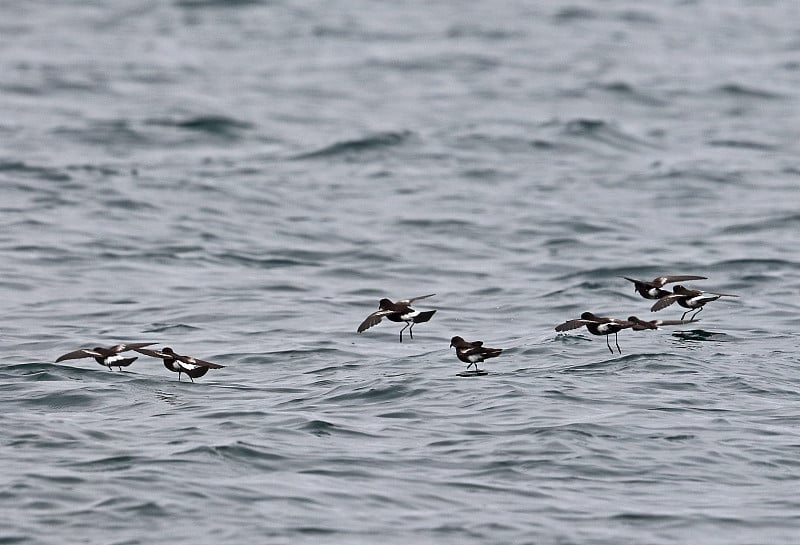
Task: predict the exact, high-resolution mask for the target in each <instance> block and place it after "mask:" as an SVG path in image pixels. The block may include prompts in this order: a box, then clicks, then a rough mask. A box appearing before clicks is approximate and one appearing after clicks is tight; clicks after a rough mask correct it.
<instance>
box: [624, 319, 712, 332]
mask: <svg viewBox="0 0 800 545" xmlns="http://www.w3.org/2000/svg"><path fill="white" fill-rule="evenodd" d="M628 321H629V322H631V323H632V324H633V325H632V326H631V329H633V330H635V331H643V330H645V329H661V326H662V325H683V324H691V323H692V322H699V321H700V320H649V321H647V320H642V319H639V318H637V317H636V316H628Z"/></svg>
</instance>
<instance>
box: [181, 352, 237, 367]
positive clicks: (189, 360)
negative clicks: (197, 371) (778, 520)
mask: <svg viewBox="0 0 800 545" xmlns="http://www.w3.org/2000/svg"><path fill="white" fill-rule="evenodd" d="M175 359H176V360H178V361H182V362H183V363H188V364H189V365H200V366H201V367H208V368H209V369H222V368H223V367H225V366H224V365H220V364H218V363H211V362H210V361H204V360H201V359H197V358H195V357H194V356H180V355H178V354H175Z"/></svg>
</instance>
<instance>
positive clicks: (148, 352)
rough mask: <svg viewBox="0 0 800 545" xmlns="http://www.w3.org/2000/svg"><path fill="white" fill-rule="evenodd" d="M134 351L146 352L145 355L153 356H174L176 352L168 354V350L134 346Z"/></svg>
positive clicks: (161, 357) (162, 357)
mask: <svg viewBox="0 0 800 545" xmlns="http://www.w3.org/2000/svg"><path fill="white" fill-rule="evenodd" d="M132 350H133V351H134V352H138V353H139V354H144V355H145V356H150V357H151V358H160V359H164V358H172V357H174V356H175V355H174V354H167V353H166V352H162V351H161V350H150V349H149V348H133V349H132Z"/></svg>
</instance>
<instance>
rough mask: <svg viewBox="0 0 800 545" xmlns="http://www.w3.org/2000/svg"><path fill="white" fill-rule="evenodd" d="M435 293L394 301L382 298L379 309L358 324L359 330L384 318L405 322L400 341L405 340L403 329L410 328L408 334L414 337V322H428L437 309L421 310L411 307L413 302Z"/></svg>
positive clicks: (376, 323) (367, 327) (363, 329)
mask: <svg viewBox="0 0 800 545" xmlns="http://www.w3.org/2000/svg"><path fill="white" fill-rule="evenodd" d="M434 295H436V294H435V293H431V294H430V295H420V296H419V297H412V298H411V299H402V300H400V301H397V302H396V303H393V302H392V301H391V300H390V299H381V300H380V302H379V303H378V310H376V311H375V312H373V313H372V314H370V315H369V316H367V318H366V319H365V320H364V321H363V322H361V325H360V326H358V332H359V333H361V332H363V331H365V330H367V329H369V328H371V327H372V326H374V325H378V324H379V323H380V322H381V320H382V319H383V318H386V319H387V320H390V321H392V322H405V323H406V325H405V326H404V327H403V329H401V330H400V342H403V331H405V330H406V328H408V334H409V336H411V338H412V339H413V338H414V333H413V331H412V330H413V328H414V324H419V323H422V322H427V321H428V320H430V319H431V317H432V316H433V315H434V314H435V313H436V311H435V310H426V311H424V312H420V311H418V310H414V309H413V308H411V306H410V305H411V303H413V302H414V301H419V300H420V299H427V298H428V297H433V296H434Z"/></svg>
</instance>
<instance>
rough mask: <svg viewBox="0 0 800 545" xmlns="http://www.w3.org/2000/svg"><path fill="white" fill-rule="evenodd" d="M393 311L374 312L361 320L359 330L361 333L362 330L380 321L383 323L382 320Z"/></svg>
mask: <svg viewBox="0 0 800 545" xmlns="http://www.w3.org/2000/svg"><path fill="white" fill-rule="evenodd" d="M391 313H392V311H391V310H377V311H375V312H373V313H372V314H370V315H369V316H367V318H366V319H365V320H364V321H363V322H361V325H360V326H358V332H359V333H361V332H362V331H365V330H367V329H369V328H371V327H372V326H374V325H378V324H379V323H381V320H382V319H383V317H384V316H386V315H387V314H391Z"/></svg>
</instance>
